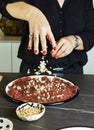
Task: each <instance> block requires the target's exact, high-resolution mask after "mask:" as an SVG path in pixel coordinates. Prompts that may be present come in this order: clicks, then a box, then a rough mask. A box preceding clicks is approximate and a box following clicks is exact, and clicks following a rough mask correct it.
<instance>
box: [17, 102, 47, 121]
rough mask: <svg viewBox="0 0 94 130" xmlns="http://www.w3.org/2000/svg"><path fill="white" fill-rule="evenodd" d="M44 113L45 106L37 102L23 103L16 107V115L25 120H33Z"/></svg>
mask: <svg viewBox="0 0 94 130" xmlns="http://www.w3.org/2000/svg"><path fill="white" fill-rule="evenodd" d="M44 113H45V106H44V105H42V104H39V103H34V102H28V103H23V104H21V105H20V106H18V107H17V109H16V114H17V116H18V117H19V118H20V119H22V120H25V121H34V120H38V119H39V118H41V117H42V116H43V115H44Z"/></svg>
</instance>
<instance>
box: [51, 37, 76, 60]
mask: <svg viewBox="0 0 94 130" xmlns="http://www.w3.org/2000/svg"><path fill="white" fill-rule="evenodd" d="M74 47H75V42H74V38H73V36H66V37H63V38H61V39H60V40H59V41H58V42H57V49H56V50H52V52H51V55H52V57H54V58H56V59H58V58H62V57H65V56H67V55H69V54H70V53H71V52H72V51H73V49H74Z"/></svg>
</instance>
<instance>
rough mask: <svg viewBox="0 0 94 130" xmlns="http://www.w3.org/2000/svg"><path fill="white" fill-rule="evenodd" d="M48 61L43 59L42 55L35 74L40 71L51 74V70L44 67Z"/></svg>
mask: <svg viewBox="0 0 94 130" xmlns="http://www.w3.org/2000/svg"><path fill="white" fill-rule="evenodd" d="M47 63H48V61H45V60H44V56H42V61H40V65H39V66H38V69H39V70H38V71H36V70H35V71H36V72H35V74H36V75H39V74H41V73H48V74H49V75H50V74H52V72H51V71H50V70H48V69H47V68H46V64H47Z"/></svg>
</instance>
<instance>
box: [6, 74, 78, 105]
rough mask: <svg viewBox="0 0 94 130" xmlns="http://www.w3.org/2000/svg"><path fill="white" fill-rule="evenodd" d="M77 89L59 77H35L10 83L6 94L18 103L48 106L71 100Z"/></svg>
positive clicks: (23, 78) (27, 77)
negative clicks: (35, 103) (36, 103)
mask: <svg viewBox="0 0 94 130" xmlns="http://www.w3.org/2000/svg"><path fill="white" fill-rule="evenodd" d="M78 89H79V87H78V86H76V85H74V84H73V83H71V82H70V81H68V80H65V79H63V78H60V77H56V76H47V75H39V76H37V75H35V76H26V77H22V78H19V79H16V80H14V81H12V82H11V83H9V84H8V85H7V86H6V93H7V95H8V96H9V97H11V98H12V99H15V100H18V101H22V102H38V103H42V104H50V103H57V102H65V101H67V100H69V99H71V98H73V97H74V96H75V95H76V94H77V91H78Z"/></svg>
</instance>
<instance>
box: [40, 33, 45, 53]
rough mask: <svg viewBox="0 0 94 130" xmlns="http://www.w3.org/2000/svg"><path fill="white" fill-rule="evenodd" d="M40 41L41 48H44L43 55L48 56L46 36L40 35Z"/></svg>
mask: <svg viewBox="0 0 94 130" xmlns="http://www.w3.org/2000/svg"><path fill="white" fill-rule="evenodd" d="M40 41H41V46H42V54H43V55H46V54H47V43H46V36H45V35H40Z"/></svg>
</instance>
